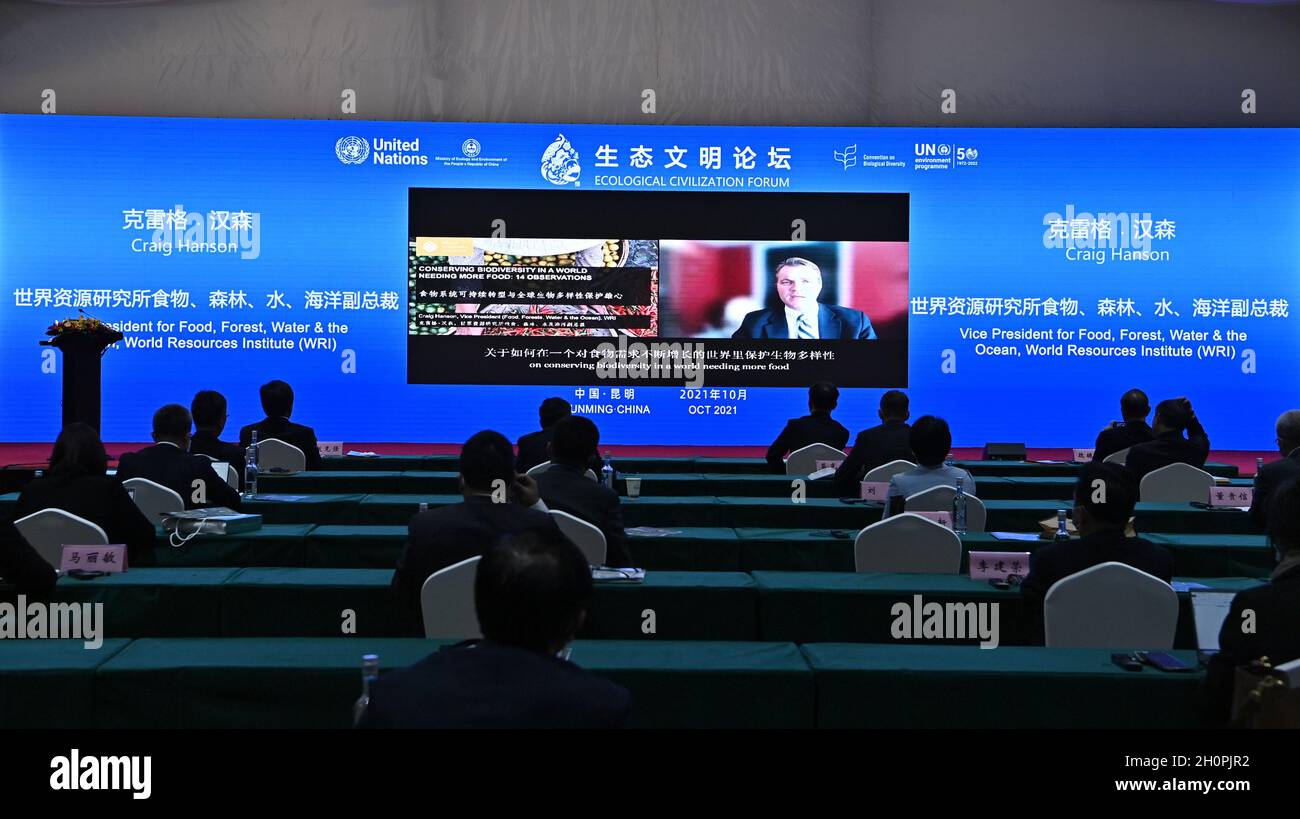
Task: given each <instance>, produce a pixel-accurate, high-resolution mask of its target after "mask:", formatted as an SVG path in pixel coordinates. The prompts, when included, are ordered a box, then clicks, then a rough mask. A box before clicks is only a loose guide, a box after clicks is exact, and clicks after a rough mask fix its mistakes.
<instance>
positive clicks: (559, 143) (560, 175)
mask: <svg viewBox="0 0 1300 819" xmlns="http://www.w3.org/2000/svg"><path fill="white" fill-rule="evenodd" d="M581 174H582V166H581V165H579V164H578V150H577V149H576V148H574V147H573V143H571V142H569V140H567V139H565V138H564V134H560V135H559V136H557V137H556V138H555V141H554V142H552V143H551V144H550V145H548V146H547V148H546V150H545V151H544V152H543V153H542V178H543V179H545V180H546V181H547V182H550V183H551V184H552V185H567V184H569V183H570V182H572V183H573V185H574V187H577V186H578V185H581V184H582V183H581V182H580V181H578V177H579V176H580V175H581Z"/></svg>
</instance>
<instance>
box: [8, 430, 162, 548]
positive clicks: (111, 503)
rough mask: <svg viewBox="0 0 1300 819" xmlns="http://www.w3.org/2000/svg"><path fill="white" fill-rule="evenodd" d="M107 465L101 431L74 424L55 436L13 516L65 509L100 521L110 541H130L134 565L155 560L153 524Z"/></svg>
mask: <svg viewBox="0 0 1300 819" xmlns="http://www.w3.org/2000/svg"><path fill="white" fill-rule="evenodd" d="M107 469H108V453H106V452H105V451H104V444H103V443H101V442H100V440H99V433H97V432H95V430H94V429H93V428H92V427H91V426H89V425H88V424H83V423H74V424H69V425H68V426H67V428H65V429H64V430H63V432H61V433H59V437H58V440H56V441H55V442H54V450H53V452H51V453H50V468H49V470H48V471H47V472H46V473H45V476H44V477H42V478H37V479H36V480H34V481H32V482H31V483H29V484H27V486H25V487H23V491H22V492H21V493H20V494H19V495H18V503H17V505H16V506H15V508H14V518H15V519H18V518H25V517H27V516H28V515H30V514H32V513H34V512H39V511H41V510H42V509H51V508H53V509H62V510H63V511H65V512H68V513H70V514H73V515H76V516H77V517H79V518H85V519H86V520H88V521H90V522H91V523H94V524H96V525H97V526H99V528H101V529H103V530H104V534H106V535H108V542H109V543H123V544H126V549H127V559H128V562H129V563H130V565H131V566H152V565H153V563H154V554H153V549H154V540H155V538H154V524H153V522H152V521H150V520H148V519H146V518H145V516H144V513H143V512H141V511H140V508H139V507H138V506H136V505H135V502H134V501H132V500H131V496H130V495H128V494H127V492H126V489H125V488H123V486H122V484H121V483H119V482H118V481H117V480H114V479H113V478H110V477H109V476H108V475H107V474H105V473H106V471H107Z"/></svg>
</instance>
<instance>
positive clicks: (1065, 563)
mask: <svg viewBox="0 0 1300 819" xmlns="http://www.w3.org/2000/svg"><path fill="white" fill-rule="evenodd" d="M1137 500H1138V488H1137V483H1136V482H1135V481H1134V480H1133V477H1132V476H1131V475H1130V474H1129V473H1128V472H1127V470H1125V468H1124V467H1122V466H1120V465H1119V464H1103V463H1098V462H1096V461H1094V462H1092V463H1090V464H1088V465H1087V466H1085V467H1084V468H1083V472H1082V474H1081V475H1080V476H1079V481H1078V483H1076V484H1075V486H1074V526H1075V528H1076V529H1078V530H1079V535H1080V537H1079V539H1078V540H1070V541H1064V542H1053V543H1051V544H1049V545H1046V546H1042V547H1040V548H1038V549H1037V550H1036V551H1035V552H1033V553H1032V554H1031V555H1030V558H1029V575H1028V576H1027V577H1025V579H1024V582H1023V583H1021V584H1020V595H1021V598H1022V599H1023V600H1024V606H1025V622H1026V623H1027V624H1029V630H1030V633H1029V634H1028V635H1027V636H1028V637H1029V639H1030V641H1031V643H1032V644H1034V645H1042V643H1043V601H1044V599H1045V598H1046V597H1047V592H1048V590H1049V589H1051V588H1052V585H1053V584H1055V583H1056V581H1058V580H1062V579H1064V578H1066V577H1069V576H1070V575H1072V574H1077V573H1078V572H1081V571H1083V570H1084V569H1087V568H1091V567H1092V566H1096V565H1098V564H1100V563H1108V562H1110V561H1117V562H1119V563H1126V564H1128V565H1129V566H1132V567H1133V568H1135V569H1138V570H1140V571H1144V572H1146V573H1147V574H1149V575H1153V576H1155V577H1158V578H1160V579H1161V580H1163V581H1165V582H1166V583H1168V582H1170V581H1171V580H1173V576H1174V557H1173V555H1172V554H1170V552H1169V550H1168V549H1166V548H1164V547H1163V546H1157V545H1156V544H1154V543H1151V542H1150V541H1147V540H1143V539H1142V538H1138V537H1126V536H1125V534H1124V530H1125V528H1126V527H1127V526H1128V521H1129V518H1130V517H1132V516H1133V508H1134V507H1135V506H1136V505H1137Z"/></svg>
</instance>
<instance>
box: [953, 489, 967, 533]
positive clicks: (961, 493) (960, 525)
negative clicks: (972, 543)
mask: <svg viewBox="0 0 1300 819" xmlns="http://www.w3.org/2000/svg"><path fill="white" fill-rule="evenodd" d="M963 483H965V479H964V478H958V479H957V492H956V494H954V495H953V496H952V530H953V531H954V532H956V533H957V534H959V535H964V534H966V490H965V489H964V488H963V487H962V484H963Z"/></svg>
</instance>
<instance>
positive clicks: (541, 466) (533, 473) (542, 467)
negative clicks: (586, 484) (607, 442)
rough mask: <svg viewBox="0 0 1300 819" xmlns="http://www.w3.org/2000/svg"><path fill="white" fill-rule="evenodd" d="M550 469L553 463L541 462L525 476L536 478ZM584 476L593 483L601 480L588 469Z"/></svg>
mask: <svg viewBox="0 0 1300 819" xmlns="http://www.w3.org/2000/svg"><path fill="white" fill-rule="evenodd" d="M550 468H551V462H550V461H542V462H541V463H540V464H538V465H537V466H534V467H532V468H530V469H529V470H528V471H527V472H525V473H524V474H525V475H531V476H536V475H540V474H542V473H543V472H545V471H546V470H548V469H550ZM582 474H583V475H586V476H587V477H588V478H591V479H592V480H593V481H598V480H600V478H597V477H596V473H595V472H592V471H591V470H590V469H588V470H587V471H586V472H584V473H582Z"/></svg>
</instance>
